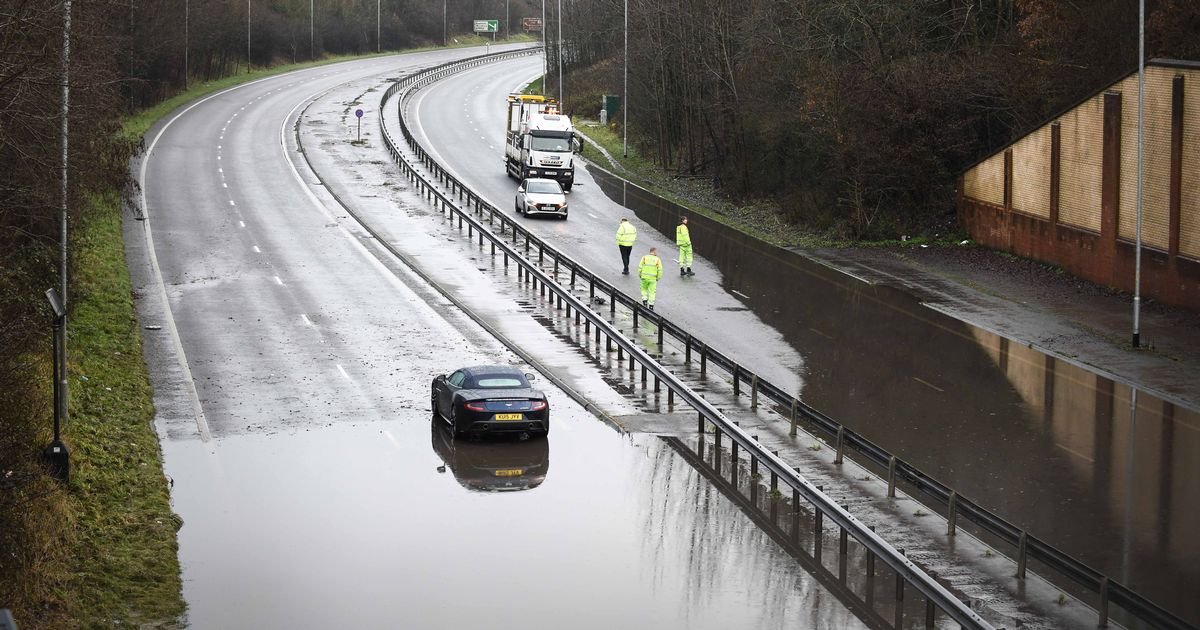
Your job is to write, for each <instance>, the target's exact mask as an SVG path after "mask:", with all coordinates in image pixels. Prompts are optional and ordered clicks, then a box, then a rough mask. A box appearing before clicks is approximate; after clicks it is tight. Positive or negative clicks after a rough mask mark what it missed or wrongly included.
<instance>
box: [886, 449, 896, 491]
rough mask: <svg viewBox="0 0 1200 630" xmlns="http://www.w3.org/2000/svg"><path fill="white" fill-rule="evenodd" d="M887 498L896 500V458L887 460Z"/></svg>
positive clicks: (892, 457)
mask: <svg viewBox="0 0 1200 630" xmlns="http://www.w3.org/2000/svg"><path fill="white" fill-rule="evenodd" d="M888 498H889V499H895V498H896V456H895V455H892V456H891V457H890V458H889V459H888Z"/></svg>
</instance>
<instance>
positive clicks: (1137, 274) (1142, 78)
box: [1133, 0, 1146, 348]
mask: <svg viewBox="0 0 1200 630" xmlns="http://www.w3.org/2000/svg"><path fill="white" fill-rule="evenodd" d="M1145 59H1146V0H1138V130H1137V237H1136V239H1135V240H1136V245H1135V247H1134V263H1133V347H1134V348H1137V347H1138V346H1140V345H1141V339H1140V337H1141V331H1140V330H1139V328H1140V319H1141V310H1142V95H1143V93H1145V91H1146V61H1145Z"/></svg>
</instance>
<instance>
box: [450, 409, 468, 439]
mask: <svg viewBox="0 0 1200 630" xmlns="http://www.w3.org/2000/svg"><path fill="white" fill-rule="evenodd" d="M450 428H451V429H453V430H454V436H455V437H463V436H464V435H466V434H467V432H466V430H465V429H460V428H459V427H458V407H456V406H454V405H451V406H450Z"/></svg>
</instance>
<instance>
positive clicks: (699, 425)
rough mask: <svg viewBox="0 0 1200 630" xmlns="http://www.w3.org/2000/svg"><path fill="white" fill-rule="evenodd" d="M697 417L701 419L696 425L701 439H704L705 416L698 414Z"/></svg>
mask: <svg viewBox="0 0 1200 630" xmlns="http://www.w3.org/2000/svg"><path fill="white" fill-rule="evenodd" d="M697 417H698V418H699V419H698V421H697V424H696V431H697V432H699V433H700V436H701V439H703V436H704V414H702V413H698V414H697Z"/></svg>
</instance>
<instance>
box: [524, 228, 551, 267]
mask: <svg viewBox="0 0 1200 630" xmlns="http://www.w3.org/2000/svg"><path fill="white" fill-rule="evenodd" d="M525 241H526V242H529V235H528V234H526V235H525ZM545 259H546V247H545V246H544V245H542V244H541V243H538V264H539V265H540V264H542V261H544V260H545Z"/></svg>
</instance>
